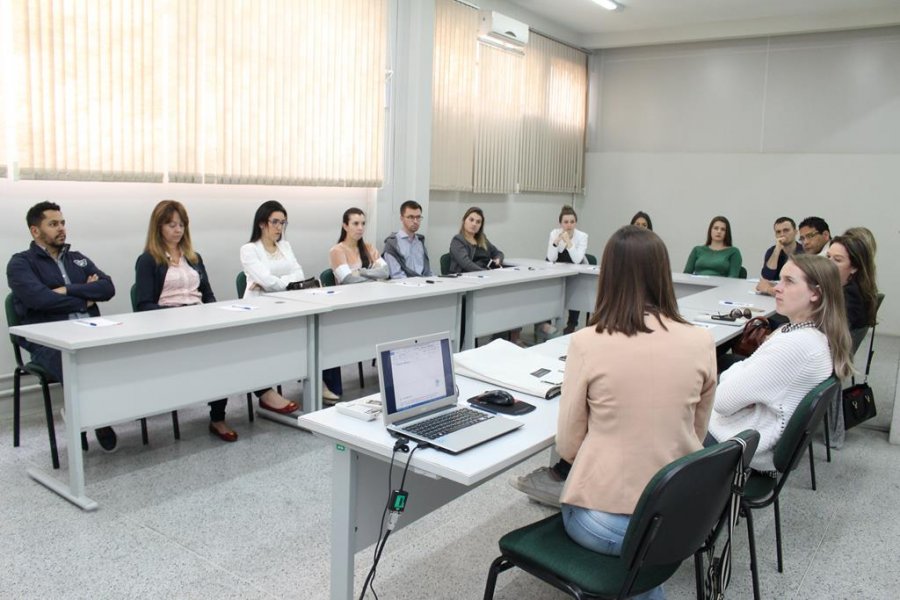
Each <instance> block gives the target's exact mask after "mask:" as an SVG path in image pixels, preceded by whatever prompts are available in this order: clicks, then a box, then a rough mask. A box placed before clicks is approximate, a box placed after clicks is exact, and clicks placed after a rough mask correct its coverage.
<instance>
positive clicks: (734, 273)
mask: <svg viewBox="0 0 900 600" xmlns="http://www.w3.org/2000/svg"><path fill="white" fill-rule="evenodd" d="M741 262H742V259H741V251H740V250H738V249H737V248H735V247H734V246H732V245H731V223H729V222H728V219H726V218H725V217H721V216H719V217H713V219H712V221H710V222H709V227H708V228H707V230H706V244H704V245H703V246H694V249H693V250H691V254H690V256H688V259H687V263H686V264H685V265H684V272H685V273H689V274H691V275H713V276H717V277H739V276H740V272H741Z"/></svg>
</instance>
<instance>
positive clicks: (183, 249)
mask: <svg viewBox="0 0 900 600" xmlns="http://www.w3.org/2000/svg"><path fill="white" fill-rule="evenodd" d="M188 224H189V221H188V215H187V210H185V208H184V206H183V205H182V204H181V203H180V202H176V201H175V200H163V201H162V202H160V203H159V204H157V205H156V207H155V208H154V209H153V213H151V215H150V225H149V226H148V227H147V242H146V244H145V245H144V253H143V254H141V255H140V256H139V257H138V259H137V263H136V264H135V266H134V269H135V300H136V305H137V306H136V308H137V310H139V311H143V310H159V309H162V308H176V307H179V306H191V305H195V304H206V303H207V302H215V301H216V297H215V295H214V294H213V291H212V287H211V286H210V284H209V277H208V276H207V275H206V267H204V266H203V259H202V258H201V257H200V254H199V253H197V252H196V251H195V250H194V247H193V245H192V244H191V230H190V228H189V226H188ZM227 403H228V400H227V399H224V398H223V399H222V400H214V401H212V402H210V403H209V420H210V423H209V431H210V433H212V434H213V435H215V436H217V437H218V438H219V439H221V440H222V441H225V442H236V441H237V439H238V434H237V432H236V431H235V430H233V429H232V428H231V427H229V426H228V425H227V424H226V423H225V405H226V404H227Z"/></svg>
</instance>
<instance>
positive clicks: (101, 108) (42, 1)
mask: <svg viewBox="0 0 900 600" xmlns="http://www.w3.org/2000/svg"><path fill="white" fill-rule="evenodd" d="M161 4H162V3H161V2H160V1H158V0H79V1H77V2H62V1H54V0H14V2H13V21H14V32H13V38H14V46H15V55H16V58H17V59H18V62H19V64H20V65H21V72H20V73H21V80H17V82H16V90H17V93H18V101H17V104H18V106H17V126H18V129H17V138H18V140H17V142H18V143H17V146H18V160H19V166H20V171H19V173H20V176H21V177H22V178H23V179H87V180H124V181H161V180H162V171H163V168H162V164H161V160H160V156H159V154H158V151H157V150H156V149H157V148H159V147H160V146H161V141H162V138H161V133H162V131H161V130H162V122H161V113H162V92H161V85H160V84H161V80H162V77H163V73H162V62H163V61H162V55H161V50H162V41H163V40H162V36H161V28H160V26H159V25H160V23H159V20H158V19H159V15H160V12H161V11H160V10H159V9H160V7H161ZM11 87H12V86H11Z"/></svg>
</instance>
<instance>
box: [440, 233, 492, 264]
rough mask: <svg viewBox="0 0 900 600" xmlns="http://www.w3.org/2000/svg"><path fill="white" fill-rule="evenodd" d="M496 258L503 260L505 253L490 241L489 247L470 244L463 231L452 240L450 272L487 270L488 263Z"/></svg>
mask: <svg viewBox="0 0 900 600" xmlns="http://www.w3.org/2000/svg"><path fill="white" fill-rule="evenodd" d="M495 258H499V259H500V262H501V263H502V262H503V253H502V252H500V249H499V248H497V246H495V245H493V244H492V243H491V242H490V241H488V243H487V249H484V248H482V247H481V246H476V245H473V244H470V243H469V242H467V241H466V238H465V237H464V236H463V234H461V233H457V234H456V235H454V236H453V239H451V240H450V272H451V273H467V272H469V271H486V270H487V268H488V267H487V265H488V263H489V262H490V261H492V260H494V259H495Z"/></svg>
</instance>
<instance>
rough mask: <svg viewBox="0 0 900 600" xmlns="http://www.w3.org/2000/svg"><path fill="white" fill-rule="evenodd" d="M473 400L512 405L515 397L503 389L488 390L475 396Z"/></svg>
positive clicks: (498, 404)
mask: <svg viewBox="0 0 900 600" xmlns="http://www.w3.org/2000/svg"><path fill="white" fill-rule="evenodd" d="M473 400H479V401H481V402H487V403H488V404H494V405H496V406H512V405H513V404H515V403H516V399H515V398H513V397H512V394H510V393H509V392H504V391H503V390H488V391H486V392H484V393H483V394H479V395H478V396H475V397H474V398H473Z"/></svg>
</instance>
